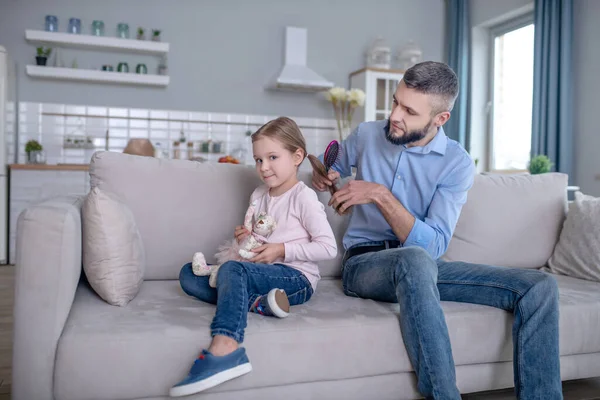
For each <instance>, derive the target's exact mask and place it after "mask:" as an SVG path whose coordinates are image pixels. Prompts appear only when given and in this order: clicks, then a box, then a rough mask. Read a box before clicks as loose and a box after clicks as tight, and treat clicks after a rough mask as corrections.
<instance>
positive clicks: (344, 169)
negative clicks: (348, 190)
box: [318, 125, 360, 178]
mask: <svg viewBox="0 0 600 400" xmlns="http://www.w3.org/2000/svg"><path fill="white" fill-rule="evenodd" d="M359 129H360V125H359V126H358V127H356V129H354V131H352V133H351V134H350V135H348V137H347V138H346V139H344V140H343V141H342V143H341V145H340V154H339V156H338V159H337V161H336V162H335V164H333V166H332V167H331V168H332V169H333V170H334V171H337V172H339V173H340V176H341V177H342V178H347V177H349V176H350V175H352V168H353V167H356V164H357V158H358V143H359V135H358V132H359ZM323 156H324V154H321V155H320V156H319V157H318V158H319V160H321V162H323Z"/></svg>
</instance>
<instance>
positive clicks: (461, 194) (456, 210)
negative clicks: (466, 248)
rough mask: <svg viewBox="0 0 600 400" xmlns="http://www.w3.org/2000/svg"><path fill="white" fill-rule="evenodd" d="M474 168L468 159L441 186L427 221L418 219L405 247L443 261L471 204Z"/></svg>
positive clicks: (435, 195) (436, 193)
mask: <svg viewBox="0 0 600 400" xmlns="http://www.w3.org/2000/svg"><path fill="white" fill-rule="evenodd" d="M474 168H475V166H474V164H473V161H471V159H470V158H469V157H465V159H464V160H463V161H461V163H460V164H459V165H458V166H457V167H456V168H455V169H454V170H452V172H450V173H449V174H448V177H447V178H446V179H444V181H443V182H441V183H440V184H439V185H438V187H437V190H436V191H435V194H434V195H433V200H432V201H431V205H430V206H429V211H428V213H427V216H426V217H425V219H424V220H423V221H422V220H420V219H418V218H415V224H414V225H413V227H412V229H411V231H410V234H409V235H408V237H407V238H406V241H405V242H404V244H403V246H405V247H406V246H419V247H422V248H424V249H425V250H427V252H428V253H429V254H430V255H431V257H433V259H438V258H440V257H441V256H442V255H443V254H444V253H445V252H446V250H447V248H448V244H449V243H450V239H451V238H452V234H453V233H454V228H455V227H456V223H457V222H458V217H459V216H460V211H461V210H462V207H463V205H464V204H465V203H466V201H467V192H468V191H469V189H470V188H471V186H473V180H474V176H475V169H474Z"/></svg>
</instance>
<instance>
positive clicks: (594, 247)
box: [545, 192, 600, 282]
mask: <svg viewBox="0 0 600 400" xmlns="http://www.w3.org/2000/svg"><path fill="white" fill-rule="evenodd" d="M545 270H546V271H549V272H553V273H555V274H561V275H568V276H571V277H574V278H581V279H587V280H592V281H598V282H600V198H595V197H592V196H586V195H584V194H583V193H581V192H576V193H575V201H573V202H572V203H571V204H570V205H569V212H568V214H567V219H566V220H565V223H564V225H563V228H562V231H561V233H560V238H559V240H558V243H557V244H556V247H555V248H554V253H553V254H552V257H550V260H548V268H545Z"/></svg>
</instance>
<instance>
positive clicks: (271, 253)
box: [250, 243, 285, 264]
mask: <svg viewBox="0 0 600 400" xmlns="http://www.w3.org/2000/svg"><path fill="white" fill-rule="evenodd" d="M250 251H252V252H253V253H257V255H256V256H254V257H253V258H251V259H250V261H251V262H253V263H261V264H271V263H272V262H273V261H275V260H277V259H278V258H281V259H283V258H285V246H284V245H283V243H266V244H263V245H262V246H258V247H257V248H255V249H252V250H250Z"/></svg>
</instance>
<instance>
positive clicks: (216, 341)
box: [208, 335, 239, 357]
mask: <svg viewBox="0 0 600 400" xmlns="http://www.w3.org/2000/svg"><path fill="white" fill-rule="evenodd" d="M238 347H239V344H238V342H236V341H235V340H233V339H232V338H230V337H228V336H223V335H215V336H214V337H213V340H212V343H211V344H210V347H209V348H208V351H209V352H210V353H211V354H213V355H215V356H217V357H220V356H226V355H227V354H230V353H233V352H234V351H236V350H237V348H238Z"/></svg>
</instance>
